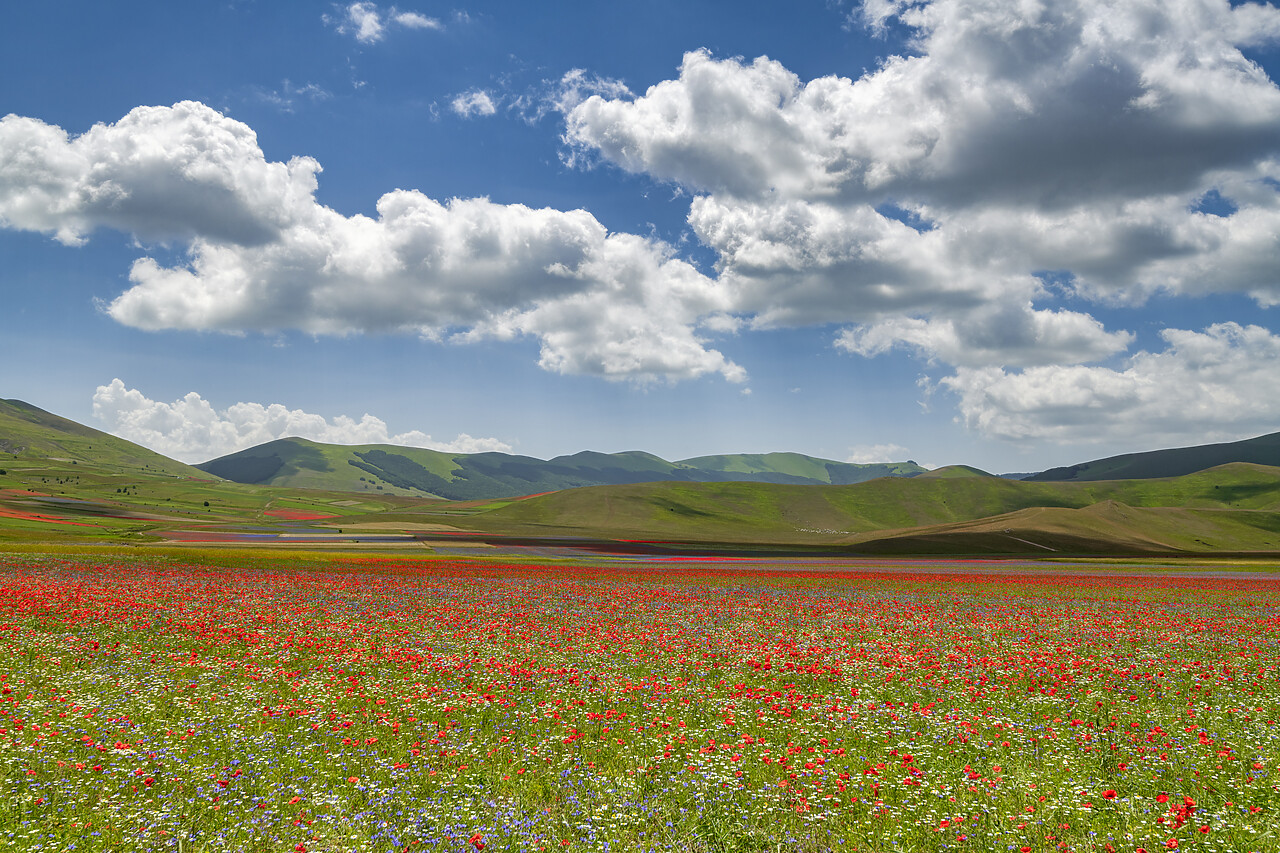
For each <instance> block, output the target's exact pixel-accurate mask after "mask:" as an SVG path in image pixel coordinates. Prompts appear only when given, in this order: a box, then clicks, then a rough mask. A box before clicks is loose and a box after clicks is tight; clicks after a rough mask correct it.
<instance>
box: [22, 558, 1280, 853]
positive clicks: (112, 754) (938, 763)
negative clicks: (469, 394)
mask: <svg viewBox="0 0 1280 853" xmlns="http://www.w3.org/2000/svg"><path fill="white" fill-rule="evenodd" d="M105 553H106V552H104V554H105ZM215 562H216V564H215ZM904 566H905V569H906V570H905V571H904V570H903V568H904ZM894 568H895V569H896V570H895V571H887V570H886V571H880V570H877V568H876V567H875V566H874V565H867V564H863V565H862V566H861V567H860V570H858V571H854V570H851V569H850V568H849V567H848V566H835V565H832V566H829V567H826V568H824V567H822V566H815V565H813V564H808V565H806V566H805V567H804V568H803V570H795V569H793V568H791V567H788V566H786V565H762V564H758V563H757V564H743V565H737V566H735V565H728V564H699V563H696V562H695V563H683V564H671V563H668V564H663V565H649V564H643V563H621V562H619V563H616V564H611V565H589V564H583V563H572V564H568V563H566V564H558V565H557V564H539V563H535V562H529V563H522V564H510V563H497V562H483V561H468V562H464V561H444V560H431V559H417V560H408V559H405V560H393V559H360V558H356V557H342V558H340V557H330V558H325V559H323V560H321V559H320V558H311V557H307V556H305V555H290V556H278V555H271V554H262V555H258V556H253V555H243V554H235V553H230V552H228V553H226V554H222V555H216V556H212V557H209V558H207V559H201V560H196V559H194V558H187V557H181V556H174V555H169V556H163V555H153V556H151V557H146V558H136V559H123V558H121V557H118V556H115V557H113V556H104V555H103V554H99V555H94V554H90V553H86V554H80V555H70V556H68V555H42V554H25V555H24V554H10V555H7V556H3V555H0V587H2V588H0V608H2V609H3V618H2V619H0V628H2V633H0V660H3V661H4V663H3V664H0V675H2V676H3V687H2V688H0V692H2V695H0V772H2V773H3V779H4V796H3V797H2V798H0V846H4V847H7V848H9V849H15V850H24V851H37V850H50V851H52V850H67V849H75V850H105V849H113V850H114V849H124V850H129V849H138V850H149V849H166V850H182V851H200V850H209V851H224V850H225V851H239V850H271V851H278V850H295V851H304V850H307V851H348V850H359V851H364V850H378V851H391V850H455V851H463V850H468V851H478V850H482V849H484V850H493V851H496V850H538V849H541V850H561V849H567V850H601V851H603V850H609V851H615V853H621V852H622V851H633V850H634V851H642V850H679V851H698V850H742V851H765V850H768V851H779V850H784V851H785V850H796V851H801V850H828V849H831V850H846V851H854V850H857V851H888V850H905V851H916V850H929V851H933V850H974V851H988V850H993V851H1007V850H1013V851H1047V850H1078V851H1094V850H1107V851H1112V850H1119V851H1126V853H1133V851H1135V850H1142V849H1145V850H1146V851H1148V853H1154V851H1156V850H1167V849H1176V848H1188V849H1198V850H1219V851H1268V850H1280V837H1278V836H1277V826H1278V825H1280V824H1278V823H1277V820H1278V819H1280V788H1278V787H1277V770H1278V769H1280V742H1278V736H1280V680H1278V679H1280V670H1278V666H1280V644H1278V642H1277V641H1278V640H1280V580H1277V578H1280V576H1273V575H1271V574H1269V573H1267V572H1256V573H1255V574H1253V575H1252V576H1249V577H1243V576H1242V577H1232V578H1215V577H1209V576H1207V575H1198V574H1194V573H1193V574H1175V573H1166V574H1159V573H1152V572H1150V571H1145V572H1138V573H1128V574H1123V573H1117V572H1116V571H1114V570H1111V569H1108V568H1107V567H1105V566H1102V565H1099V564H1092V565H1089V566H1083V567H1081V566H1076V567H1075V568H1074V569H1073V572H1074V573H1064V572H1054V571H1049V572H1045V571H1042V570H1034V569H1030V568H1027V567H1019V566H1018V565H1013V566H1008V565H1004V566H995V567H993V566H991V565H989V564H973V563H968V564H960V563H952V562H935V563H911V564H902V563H899V564H896V565H895V566H894ZM1020 568H1023V569H1026V571H1023V572H1021V573H1019V572H1018V571H1013V572H1009V571H1008V570H1009V569H1013V570H1018V569H1020ZM1215 568H1222V567H1221V566H1218V567H1215ZM997 569H999V570H998V571H997ZM1081 572H1083V574H1082V573H1081Z"/></svg>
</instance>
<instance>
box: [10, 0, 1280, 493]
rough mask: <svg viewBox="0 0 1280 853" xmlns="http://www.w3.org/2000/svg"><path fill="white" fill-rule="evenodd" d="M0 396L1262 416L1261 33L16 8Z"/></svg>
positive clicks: (860, 455)
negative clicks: (2, 367) (3, 366)
mask: <svg viewBox="0 0 1280 853" xmlns="http://www.w3.org/2000/svg"><path fill="white" fill-rule="evenodd" d="M5 18H6V24H5V26H4V27H3V28H0V115H3V116H4V118H3V119H0V364H3V365H5V366H6V367H5V369H4V370H3V372H0V397H5V398H14V399H21V400H25V401H27V402H30V403H33V404H35V405H37V406H40V407H41V408H45V409H48V410H50V411H53V412H56V413H58V414H61V415H64V416H66V417H70V418H73V419H75V420H79V421H81V422H83V423H87V424H89V425H91V426H95V427H98V428H100V429H104V430H107V431H108V432H111V433H114V434H116V435H119V436H122V437H124V438H128V439H130V440H133V441H136V442H138V443H140V444H143V445H146V446H148V447H151V448H153V449H155V450H158V451H160V452H163V453H166V454H168V455H170V456H173V457H174V458H177V459H181V460H183V461H191V462H199V461H205V460H208V459H211V458H213V457H216V456H219V455H222V454H225V453H229V452H232V451H234V450H237V449H241V448H244V447H249V446H252V445H254V444H259V443H262V442H264V441H269V440H272V439H274V438H279V437H282V436H285V435H301V436H304V437H307V438H312V439H314V440H318V441H330V442H335V443H374V442H393V443H399V444H410V445H415V446H423V447H434V448H440V449H446V450H452V451H460V452H476V451H485V450H499V451H506V452H513V453H520V454H524V455H530V456H536V457H539V458H549V457H551V456H555V455H559V454H566V453H574V452H577V451H580V450H599V451H605V452H612V451H621V450H646V451H649V452H652V453H656V454H658V455H660V456H662V457H664V458H667V459H671V460H675V459H682V458H687V457H692V456H698V455H706V454H713V453H738V452H749V453H761V452H769V451H796V452H800V453H807V454H810V455H814V456H820V457H824V458H829V459H837V460H842V461H844V460H847V461H853V462H878V461H903V460H906V459H912V460H915V461H917V462H919V463H921V464H924V465H928V466H937V465H944V464H952V463H963V464H969V465H975V466H978V467H980V468H984V469H986V470H989V471H993V472H997V473H1004V472H1011V471H1037V470H1042V469H1044V468H1047V467H1050V466H1054V465H1062V464H1070V463H1073V462H1080V461H1084V460H1087V459H1092V458H1097V457H1100V456H1106V455H1112V454H1116V453H1124V452H1132V451H1139V450H1149V449H1155V448H1157V447H1170V446H1185V445H1191V444H1201V443H1206V442H1211V441H1227V440H1235V439H1240V438H1247V437H1251V436H1254V435H1260V434H1263V433H1269V432H1275V431H1277V430H1280V309H1278V308H1277V303H1280V88H1278V87H1277V85H1276V82H1275V80H1276V76H1277V73H1278V72H1280V44H1278V43H1280V10H1278V9H1277V8H1276V7H1275V6H1274V5H1268V4H1259V3H1232V2H1228V0H1159V1H1158V2H1157V1H1156V0H1114V2H1105V0H1046V1H1045V2H1036V0H864V2H861V3H857V2H844V3H841V2H835V0H827V2H820V0H814V2H803V0H801V2H796V3H790V4H782V3H776V2H742V0H735V2H732V3H730V2H701V3H699V2H666V0H656V1H655V2H650V3H645V4H640V5H638V6H632V5H621V4H614V3H599V2H595V3H590V2H559V3H556V4H553V5H547V4H530V3H523V2H487V3H486V2H459V3H458V4H456V5H449V4H445V3H438V2H432V0H421V2H418V1H417V0H407V2H406V3H405V4H404V5H390V4H385V3H384V4H379V3H374V2H356V3H340V4H331V3H300V2H286V1H285V0H276V2H270V3H267V2H263V0H257V1H256V2H255V0H224V2H218V3H214V2H210V3H172V2H164V3H160V2H126V3H111V4H107V3H100V2H93V3H88V2H64V1H63V0H50V2H44V3H38V4H35V3H33V4H17V5H15V6H13V7H11V8H9V9H7V10H6V12H5Z"/></svg>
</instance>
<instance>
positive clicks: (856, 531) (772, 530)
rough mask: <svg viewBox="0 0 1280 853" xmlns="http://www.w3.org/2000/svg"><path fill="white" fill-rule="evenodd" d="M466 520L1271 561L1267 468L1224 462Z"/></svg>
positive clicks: (761, 491) (1275, 547)
mask: <svg viewBox="0 0 1280 853" xmlns="http://www.w3.org/2000/svg"><path fill="white" fill-rule="evenodd" d="M1019 513H1021V515H1018V514H1019ZM1010 518H1012V519H1013V522H1015V523H1010V521H1009V519H1010ZM472 522H473V523H474V524H475V525H476V526H478V527H482V528H484V529H489V530H505V531H509V532H514V533H525V534H530V535H553V534H554V535H584V536H600V537H617V538H650V539H662V540H670V541H690V542H696V541H703V542H709V541H719V542H759V543H774V544H781V543H796V544H799V543H813V544H832V543H836V542H842V543H844V544H846V545H847V546H848V547H849V548H851V549H852V550H855V551H859V550H863V551H897V552H901V553H908V552H913V550H914V551H919V552H924V553H931V552H946V553H968V552H977V553H1036V552H1037V551H1047V550H1053V551H1065V552H1071V553H1108V552H1110V551H1116V552H1117V553H1135V552H1147V551H1149V552H1167V551H1205V550H1213V549H1225V550H1238V551H1267V550H1269V551H1280V468H1272V467H1266V466H1260V465H1249V464H1243V463H1236V464H1232V465H1226V466H1220V467H1218V468H1214V469H1210V470H1207V471H1201V472H1198V473H1196V474H1191V475H1188V476H1184V477H1177V478H1170V479H1161V480H1118V481H1103V482H1084V483H1028V482H1025V481H1018V480H1005V479H1001V478H998V477H982V476H974V475H970V476H964V477H945V476H944V477H914V478H882V479H878V480H874V481H871V482H867V483H861V484H857V485H851V486H790V485H774V484H764V483H645V484H638V485H632V486H600V487H594V488H585V489H578V490H575V491H570V492H557V493H555V494H550V495H544V496H541V497H536V498H531V499H528V500H525V501H520V502H518V503H513V504H509V505H506V506H503V507H501V508H498V509H495V510H493V511H491V512H488V513H485V514H484V515H481V516H476V517H475V518H474V519H473V520H472ZM1104 522H1105V523H1104ZM1193 522H1194V523H1193ZM1010 531H1011V532H1010ZM876 542H879V543H881V544H879V545H877V544H874V543H876ZM984 543H985V544H984ZM1054 543H1056V544H1054ZM1116 549H1118V550H1116Z"/></svg>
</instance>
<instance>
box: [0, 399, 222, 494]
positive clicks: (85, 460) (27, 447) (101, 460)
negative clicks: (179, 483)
mask: <svg viewBox="0 0 1280 853" xmlns="http://www.w3.org/2000/svg"><path fill="white" fill-rule="evenodd" d="M6 459H7V460H8V461H9V463H10V464H21V465H23V466H29V465H31V464H33V463H40V462H44V461H51V462H55V463H61V464H63V465H72V464H73V465H77V466H79V465H83V466H85V469H86V470H87V469H89V468H94V469H111V470H113V471H119V472H136V473H148V474H163V475H169V476H174V477H201V478H207V477H208V474H206V473H204V472H202V471H199V470H197V469H195V468H193V467H191V466H190V465H184V464H183V463H181V462H177V461H175V460H173V459H170V458H169V457H167V456H163V455H161V454H159V453H156V452H155V451H154V450H148V449H147V448H145V447H142V446H141V445H138V444H134V443H133V442H131V441H125V440H124V439H123V438H116V437H115V436H114V435H108V434H107V433H105V432H102V431H100V430H96V429H93V428H92V427H87V426H85V425H84V424H81V423H77V422H76V421H72V420H68V419H67V418H63V417H60V416H58V415H55V414H52V413H50V412H46V411H45V410H44V409H40V408H37V407H35V406H33V405H31V404H30V403H24V402H22V401H21V400H0V460H6ZM3 464H4V463H3V462H0V466H2V465H3Z"/></svg>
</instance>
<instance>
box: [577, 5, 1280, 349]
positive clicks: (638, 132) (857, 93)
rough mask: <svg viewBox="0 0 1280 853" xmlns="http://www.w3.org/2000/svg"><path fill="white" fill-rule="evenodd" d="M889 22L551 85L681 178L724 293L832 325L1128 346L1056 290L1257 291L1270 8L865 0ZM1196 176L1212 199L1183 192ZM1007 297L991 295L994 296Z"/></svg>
mask: <svg viewBox="0 0 1280 853" xmlns="http://www.w3.org/2000/svg"><path fill="white" fill-rule="evenodd" d="M859 17H860V20H861V21H862V22H863V23H865V24H867V25H869V26H872V27H873V28H875V27H883V26H885V25H886V24H887V23H888V22H889V21H890V20H891V19H896V20H897V21H898V22H900V23H901V24H903V25H905V27H907V28H908V29H909V31H910V32H911V33H912V34H913V39H912V48H913V55H910V56H894V57H889V58H887V59H886V60H884V61H883V62H882V63H881V65H880V66H879V67H878V68H876V69H875V70H873V71H871V72H869V73H866V74H864V75H863V76H862V77H860V78H858V79H850V78H845V77H840V76H828V77H820V78H817V79H813V80H809V81H807V82H805V81H802V80H801V79H800V78H799V77H797V76H796V75H795V74H794V73H793V72H791V71H790V70H788V69H787V68H786V67H784V66H783V65H782V64H781V63H779V62H776V61H774V60H770V59H768V58H767V57H760V58H757V59H755V60H752V61H744V60H741V59H717V58H714V57H712V56H711V55H710V54H709V53H708V52H706V51H695V52H692V53H689V54H686V55H685V57H684V60H683V62H682V64H681V66H680V69H679V74H678V76H677V77H676V78H675V79H671V80H665V81H662V82H660V83H658V84H656V85H654V86H652V87H650V88H649V89H648V90H647V91H645V92H644V93H643V94H642V95H640V96H638V97H631V96H629V95H627V94H625V93H624V94H620V95H609V94H589V95H588V96H587V97H585V98H583V99H581V100H579V101H577V102H574V101H572V100H571V101H567V102H566V105H567V106H568V109H566V110H565V128H566V129H565V140H566V143H567V144H568V146H569V147H570V150H571V155H572V158H573V159H575V160H577V161H580V162H581V161H588V160H591V159H597V160H603V161H605V162H607V163H611V164H614V165H615V166H617V167H619V168H621V169H623V170H626V171H629V172H634V173H639V174H645V175H648V176H651V177H653V178H655V179H657V180H661V181H668V182H672V183H675V184H677V185H678V186H680V187H682V188H685V189H688V190H689V191H691V192H692V193H693V194H694V195H695V198H694V199H693V202H692V205H691V208H690V213H689V223H690V225H691V226H692V229H693V231H694V233H695V234H696V236H697V237H698V238H699V240H701V241H702V242H703V243H704V244H705V245H707V246H709V247H711V248H712V249H714V250H715V251H716V252H717V253H718V269H719V276H720V279H721V281H723V282H724V283H725V284H726V285H728V286H729V287H730V288H731V289H732V292H733V294H734V305H733V308H734V313H737V314H739V315H745V316H749V317H750V318H751V323H752V324H753V325H755V326H768V325H803V324H810V323H821V322H828V323H829V322H841V323H851V324H854V325H853V326H852V327H851V328H849V329H847V330H846V331H845V332H843V333H841V335H840V337H839V338H838V339H837V345H838V346H842V347H844V348H845V349H848V350H850V351H852V352H858V353H862V354H867V355H870V354H875V353H877V352H883V351H885V350H887V349H889V348H892V347H893V346H907V347H910V348H913V349H916V350H919V351H920V352H922V353H923V354H925V355H926V356H927V357H930V358H937V359H941V360H943V361H947V362H949V363H951V364H956V365H964V366H969V367H977V366H983V365H986V366H1006V365H1033V364H1052V363H1083V362H1088V361H1093V360H1097V359H1099V358H1103V357H1105V356H1107V355H1109V354H1112V353H1114V352H1116V351H1118V350H1121V349H1123V348H1124V347H1125V346H1127V345H1128V343H1129V341H1130V339H1131V336H1130V335H1129V334H1128V333H1127V332H1124V331H1109V330H1106V329H1104V328H1103V327H1102V325H1101V324H1100V323H1099V322H1098V321H1097V320H1096V319H1095V318H1093V317H1092V316H1090V315H1089V314H1087V313H1082V312H1073V311H1065V310H1060V309H1055V308H1053V307H1052V306H1049V305H1047V304H1046V303H1048V302H1051V301H1052V300H1053V299H1054V298H1055V296H1054V294H1053V293H1051V292H1049V291H1048V290H1046V288H1045V287H1044V285H1043V282H1042V280H1041V277H1040V276H1041V274H1042V273H1043V272H1044V271H1054V273H1055V274H1057V275H1058V276H1059V277H1060V278H1061V280H1063V281H1066V282H1068V283H1069V284H1068V287H1069V288H1070V289H1071V290H1073V291H1074V293H1075V294H1076V295H1078V296H1082V297H1085V298H1086V299H1095V300H1096V299H1105V300H1108V301H1114V300H1124V301H1133V302H1139V301H1141V300H1143V299H1145V298H1147V297H1148V296H1149V295H1151V294H1153V293H1166V294H1183V295H1192V296H1194V295H1203V294H1207V293H1224V292H1225V293H1244V294H1248V295H1250V296H1252V297H1253V298H1254V299H1256V300H1257V301H1258V302H1259V303H1260V304H1264V305H1270V304H1275V303H1277V302H1280V253H1277V252H1275V250H1274V249H1275V244H1274V238H1273V235H1274V234H1275V233H1278V232H1280V195H1278V194H1277V191H1276V187H1277V186H1278V185H1280V184H1277V179H1278V178H1280V156H1278V155H1280V88H1277V86H1276V85H1275V84H1274V83H1273V82H1272V81H1271V80H1270V79H1269V78H1268V77H1267V75H1266V73H1265V72H1264V71H1263V70H1262V69H1261V68H1260V67H1258V66H1257V65H1256V64H1254V63H1252V62H1251V61H1249V60H1248V59H1247V58H1246V57H1245V56H1244V55H1243V54H1242V53H1241V50H1240V48H1241V47H1242V46H1246V45H1255V44H1260V43H1265V42H1268V41H1273V40H1275V39H1276V38H1277V37H1278V36H1280V10H1277V9H1276V8H1275V7H1273V6H1266V5H1259V4H1245V5H1238V6H1233V5H1232V4H1230V3H1228V2H1227V0H1134V2H1126V3H1115V2H1111V1H1110V0H1062V1H1061V2H1055V3H1021V4H1009V3H1007V2H1004V0H932V2H929V0H911V2H907V0H876V2H867V3H864V4H863V5H862V7H861V10H860V13H859ZM1210 192H1216V193H1217V194H1218V195H1220V196H1221V197H1222V198H1224V199H1226V200H1227V201H1228V202H1229V203H1230V204H1231V205H1232V206H1233V207H1234V212H1233V213H1231V214H1230V215H1229V216H1215V215H1212V214H1210V213H1206V212H1204V211H1202V210H1200V209H1199V206H1198V204H1197V202H1198V200H1199V199H1201V198H1203V197H1204V196H1205V195H1206V194H1207V193H1210ZM1010 306H1013V307H1010Z"/></svg>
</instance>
